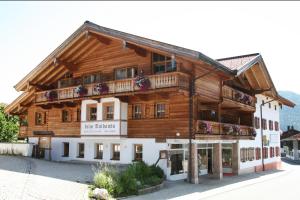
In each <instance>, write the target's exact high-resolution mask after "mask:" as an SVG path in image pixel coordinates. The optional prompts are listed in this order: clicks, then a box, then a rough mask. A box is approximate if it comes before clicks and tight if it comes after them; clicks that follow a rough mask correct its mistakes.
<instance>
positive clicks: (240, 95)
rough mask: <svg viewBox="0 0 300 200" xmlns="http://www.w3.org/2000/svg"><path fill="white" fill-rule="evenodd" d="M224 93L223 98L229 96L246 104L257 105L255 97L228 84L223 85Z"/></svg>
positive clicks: (228, 97)
mask: <svg viewBox="0 0 300 200" xmlns="http://www.w3.org/2000/svg"><path fill="white" fill-rule="evenodd" d="M222 93H223V98H227V99H230V100H233V101H236V102H239V103H242V104H245V105H249V106H252V107H255V97H253V96H251V95H249V94H246V93H244V92H241V91H239V90H236V89H233V88H231V87H229V86H227V85H224V86H223V88H222Z"/></svg>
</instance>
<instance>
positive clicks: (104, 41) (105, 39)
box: [86, 31, 112, 45]
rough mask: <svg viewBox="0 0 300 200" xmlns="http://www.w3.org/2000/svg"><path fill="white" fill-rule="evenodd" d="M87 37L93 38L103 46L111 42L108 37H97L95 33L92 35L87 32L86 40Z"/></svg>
mask: <svg viewBox="0 0 300 200" xmlns="http://www.w3.org/2000/svg"><path fill="white" fill-rule="evenodd" d="M89 36H91V37H93V38H96V39H97V40H98V41H99V42H101V43H102V44H105V45H109V44H110V43H111V41H112V40H111V39H110V38H108V37H105V36H102V35H98V34H96V33H92V32H89V31H87V33H86V38H88V37H89Z"/></svg>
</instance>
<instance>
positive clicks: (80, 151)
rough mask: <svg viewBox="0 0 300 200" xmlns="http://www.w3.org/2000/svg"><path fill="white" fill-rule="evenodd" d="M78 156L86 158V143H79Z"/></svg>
mask: <svg viewBox="0 0 300 200" xmlns="http://www.w3.org/2000/svg"><path fill="white" fill-rule="evenodd" d="M77 157H78V158H84V143H78V155H77Z"/></svg>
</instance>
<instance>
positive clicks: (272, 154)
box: [270, 147, 275, 158]
mask: <svg viewBox="0 0 300 200" xmlns="http://www.w3.org/2000/svg"><path fill="white" fill-rule="evenodd" d="M274 156H275V154H274V147H270V158H273V157H274Z"/></svg>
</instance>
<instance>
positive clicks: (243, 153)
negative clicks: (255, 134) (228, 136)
mask: <svg viewBox="0 0 300 200" xmlns="http://www.w3.org/2000/svg"><path fill="white" fill-rule="evenodd" d="M240 154H241V162H246V161H247V160H248V158H247V157H248V153H247V148H241V150H240Z"/></svg>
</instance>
